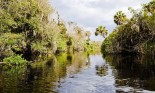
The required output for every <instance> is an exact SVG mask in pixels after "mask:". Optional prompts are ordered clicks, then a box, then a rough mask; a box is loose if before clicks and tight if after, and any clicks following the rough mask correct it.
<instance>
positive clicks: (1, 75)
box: [0, 53, 155, 93]
mask: <svg viewBox="0 0 155 93" xmlns="http://www.w3.org/2000/svg"><path fill="white" fill-rule="evenodd" d="M154 61H155V60H154V58H153V57H151V56H145V57H144V56H134V55H133V56H120V55H108V56H104V57H103V56H102V54H90V55H89V54H88V53H74V54H60V55H57V56H52V57H48V58H46V60H44V61H43V62H34V63H32V64H30V65H28V66H24V67H14V68H10V69H8V68H7V69H6V68H5V67H0V93H127V92H130V93H136V92H139V93H151V92H152V93H153V92H155V62H154Z"/></svg>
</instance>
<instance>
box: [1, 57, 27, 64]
mask: <svg viewBox="0 0 155 93" xmlns="http://www.w3.org/2000/svg"><path fill="white" fill-rule="evenodd" d="M3 62H5V63H7V64H9V65H23V64H26V63H27V61H26V60H25V59H23V58H22V56H21V55H13V56H10V57H8V58H4V59H3Z"/></svg>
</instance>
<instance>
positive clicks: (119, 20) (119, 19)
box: [114, 11, 127, 25]
mask: <svg viewBox="0 0 155 93" xmlns="http://www.w3.org/2000/svg"><path fill="white" fill-rule="evenodd" d="M126 21H127V18H126V15H125V14H124V13H123V12H122V11H118V12H117V13H116V14H115V16H114V22H115V23H116V24H117V25H122V24H124V23H125V22H126Z"/></svg>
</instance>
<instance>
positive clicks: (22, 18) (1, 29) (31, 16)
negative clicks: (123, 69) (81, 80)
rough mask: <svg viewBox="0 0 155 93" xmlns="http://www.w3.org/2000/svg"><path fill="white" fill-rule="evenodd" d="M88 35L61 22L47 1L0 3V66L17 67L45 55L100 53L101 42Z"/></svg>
mask: <svg viewBox="0 0 155 93" xmlns="http://www.w3.org/2000/svg"><path fill="white" fill-rule="evenodd" d="M53 15H55V16H56V17H57V18H56V19H54V18H52V16H53ZM90 35H91V33H90V32H89V31H85V30H84V28H82V27H80V26H78V25H77V24H76V23H74V22H64V21H63V20H62V19H61V18H60V15H59V13H58V12H55V10H54V9H53V8H52V5H50V4H49V1H48V0H0V61H1V63H7V64H9V65H21V64H25V63H27V62H30V61H34V60H36V59H38V57H41V56H44V55H49V54H50V55H55V54H58V53H61V52H66V53H72V52H79V51H83V52H92V51H96V50H97V51H98V50H100V48H99V46H100V45H101V42H96V41H91V40H90ZM1 63H0V64H1Z"/></svg>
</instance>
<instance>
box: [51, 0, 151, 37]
mask: <svg viewBox="0 0 155 93" xmlns="http://www.w3.org/2000/svg"><path fill="white" fill-rule="evenodd" d="M149 1H151V0H52V1H51V2H52V5H53V6H54V7H55V8H56V10H58V11H59V13H60V14H61V17H62V18H63V19H65V20H66V21H74V22H77V23H78V24H80V25H83V26H84V27H87V28H89V29H90V28H91V29H92V33H94V30H95V28H96V27H97V26H98V25H105V26H106V27H107V28H108V30H110V31H112V29H113V28H114V27H115V24H114V22H113V16H114V14H115V13H116V12H117V11H119V10H122V11H123V12H125V13H126V14H129V12H128V7H130V6H131V7H133V8H140V7H141V4H143V3H147V2H149ZM92 38H94V39H96V38H95V37H94V36H93V37H92Z"/></svg>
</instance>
